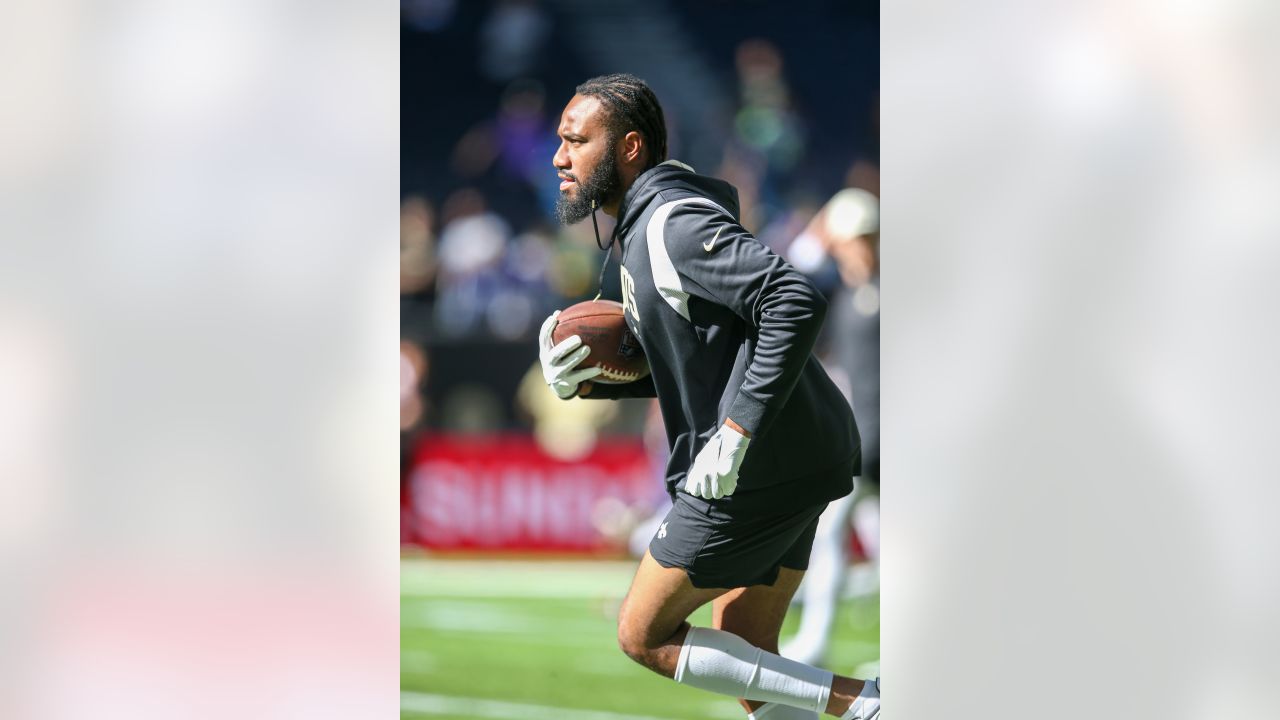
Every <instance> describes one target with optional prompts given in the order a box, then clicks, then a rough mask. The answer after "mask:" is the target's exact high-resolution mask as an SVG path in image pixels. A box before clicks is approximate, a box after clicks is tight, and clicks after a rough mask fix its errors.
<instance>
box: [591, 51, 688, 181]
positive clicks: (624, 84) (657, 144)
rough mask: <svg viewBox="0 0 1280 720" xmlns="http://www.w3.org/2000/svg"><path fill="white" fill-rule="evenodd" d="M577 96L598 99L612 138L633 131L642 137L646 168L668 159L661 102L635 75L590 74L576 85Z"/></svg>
mask: <svg viewBox="0 0 1280 720" xmlns="http://www.w3.org/2000/svg"><path fill="white" fill-rule="evenodd" d="M577 93H578V94H579V95H584V96H586V95H589V96H591V97H594V98H596V99H598V100H599V101H600V102H601V103H602V104H603V105H604V107H605V109H606V110H607V112H608V120H607V121H606V122H607V125H608V128H609V131H610V132H611V133H613V135H614V137H615V138H619V137H622V136H623V135H625V134H627V133H629V132H631V131H632V130H635V131H637V132H639V133H640V135H641V136H642V137H643V138H644V146H645V154H646V156H647V157H646V159H645V167H644V169H645V170H648V169H649V168H652V167H655V166H657V165H658V163H660V162H662V161H663V160H666V159H667V122H666V120H665V119H664V118H663V116H662V105H660V104H659V103H658V96H656V95H654V94H653V91H652V90H650V89H649V86H648V85H646V84H645V82H644V81H643V80H641V79H640V78H638V77H636V76H635V75H627V74H625V73H618V74H615V75H601V76H599V77H593V78H591V79H590V80H588V81H586V82H584V83H582V84H581V85H579V86H578V87H577Z"/></svg>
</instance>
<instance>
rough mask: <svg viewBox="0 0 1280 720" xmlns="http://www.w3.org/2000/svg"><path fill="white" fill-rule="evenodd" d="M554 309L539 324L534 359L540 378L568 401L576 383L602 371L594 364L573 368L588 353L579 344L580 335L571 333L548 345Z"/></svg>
mask: <svg viewBox="0 0 1280 720" xmlns="http://www.w3.org/2000/svg"><path fill="white" fill-rule="evenodd" d="M559 314H560V311H559V310H557V311H555V312H553V313H551V317H549V318H547V319H546V321H545V322H543V323H542V331H541V332H540V333H538V359H539V360H541V361H542V377H543V379H545V380H546V381H547V384H548V385H550V386H551V391H552V392H554V393H555V394H556V395H557V396H558V397H559V398H560V399H561V400H568V399H569V398H571V397H573V396H574V395H577V394H578V385H579V384H580V383H581V382H582V381H584V380H590V379H591V378H593V377H595V376H597V375H599V374H600V373H602V372H604V371H603V370H601V369H600V368H598V367H589V368H585V369H583V370H578V371H576V372H575V371H574V368H575V367H577V365H578V363H580V362H582V361H583V360H585V359H586V357H587V356H588V355H590V354H591V348H589V347H586V346H584V345H583V344H582V338H581V337H578V336H577V335H574V336H573V337H571V338H565V340H564V342H562V343H560V344H559V345H556V346H555V347H552V346H551V333H552V332H553V331H554V330H555V329H556V316H558V315H559Z"/></svg>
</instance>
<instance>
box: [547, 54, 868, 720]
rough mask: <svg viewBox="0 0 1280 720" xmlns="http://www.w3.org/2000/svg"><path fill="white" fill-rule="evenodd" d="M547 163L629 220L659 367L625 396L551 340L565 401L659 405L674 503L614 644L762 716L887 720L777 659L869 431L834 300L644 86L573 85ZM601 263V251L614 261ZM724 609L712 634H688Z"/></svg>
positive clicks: (832, 680)
mask: <svg viewBox="0 0 1280 720" xmlns="http://www.w3.org/2000/svg"><path fill="white" fill-rule="evenodd" d="M558 134H559V136H560V139H561V143H560V147H559V149H558V150H557V151H556V154H555V157H554V158H552V163H553V164H554V165H555V167H556V169H557V170H558V172H559V175H560V178H561V180H562V181H563V182H561V183H560V200H559V202H558V204H557V214H558V215H559V218H560V221H561V222H563V223H566V224H568V223H575V222H578V221H580V220H583V219H585V218H586V217H587V216H588V215H591V216H592V220H593V221H594V219H595V218H594V211H595V210H596V209H597V208H599V209H601V210H603V211H604V212H605V213H607V214H609V215H612V216H614V217H615V218H617V224H616V226H615V230H614V235H613V238H612V239H611V242H610V246H609V247H610V249H612V240H618V241H620V243H621V252H622V271H621V272H622V295H623V300H622V302H623V306H624V307H625V315H626V322H627V325H628V327H629V328H630V329H631V331H632V332H633V333H634V334H635V336H636V337H637V338H639V340H640V344H641V346H642V347H643V348H644V352H645V355H646V356H647V358H648V360H649V368H650V374H649V376H647V377H646V378H644V379H643V380H639V381H636V382H633V383H628V384H621V385H608V384H603V383H599V382H593V381H592V378H594V377H595V376H596V375H597V374H598V370H596V369H594V368H592V369H584V370H578V369H576V366H577V364H578V363H579V362H581V361H582V360H583V359H584V358H585V356H586V354H587V352H588V348H586V347H583V346H582V342H581V340H580V339H579V338H578V337H577V336H574V337H571V338H569V339H567V340H565V341H564V342H562V343H560V344H559V345H556V346H554V347H553V346H552V345H551V333H552V331H553V330H554V329H555V324H556V315H552V316H551V317H549V318H547V321H546V323H544V324H543V327H542V332H541V334H540V356H541V360H542V366H543V374H544V376H545V379H546V381H547V383H548V384H549V385H550V386H551V388H552V390H554V391H555V392H556V394H557V395H559V396H560V397H561V398H564V399H568V398H570V397H575V396H579V397H585V398H591V399H614V398H621V397H655V396H656V397H657V398H658V404H659V405H660V407H661V410H662V418H663V422H664V423H665V424H666V429H667V438H668V441H669V443H670V448H671V457H670V460H669V462H668V464H667V471H666V478H667V491H668V493H669V494H670V495H671V498H672V501H673V506H672V508H671V511H670V512H669V513H668V514H667V517H666V520H665V521H664V522H663V523H662V524H661V525H660V526H659V528H658V531H657V533H656V534H655V535H654V538H653V540H652V541H651V542H650V544H649V550H648V552H646V553H645V556H644V557H643V558H642V559H641V560H640V566H639V568H638V569H637V571H636V576H635V579H634V580H633V581H632V585H631V589H630V590H629V591H628V593H627V597H626V600H625V601H624V602H623V604H622V609H621V610H620V611H619V615H618V644H619V645H620V646H621V648H622V650H623V652H625V653H626V654H627V655H628V656H630V657H631V658H632V659H634V660H635V661H636V662H638V663H640V664H642V665H644V666H646V667H648V668H649V669H651V670H653V671H654V672H657V673H659V674H662V675H665V676H667V677H670V678H674V679H675V680H676V682H679V683H682V684H686V685H691V686H693V687H697V688H702V689H704V690H710V691H712V692H717V693H721V694H724V695H729V696H732V697H736V698H739V699H740V701H741V702H742V704H743V706H744V707H745V708H746V710H747V712H748V713H749V717H751V718H766V717H767V718H769V720H793V719H799V718H817V716H818V713H820V712H825V713H828V714H830V715H834V716H836V717H840V718H844V719H846V720H848V719H857V720H868V719H870V718H879V715H880V687H879V680H878V679H877V680H868V681H862V680H856V679H853V678H849V677H845V676H842V675H835V674H833V673H831V672H829V671H827V670H822V669H819V668H816V667H812V666H810V665H805V664H802V663H798V662H795V661H792V660H788V659H786V658H783V657H781V656H780V655H778V654H777V652H778V634H779V631H780V629H781V626H782V619H783V616H784V615H785V614H786V611H787V606H788V605H789V603H790V601H791V596H792V595H794V594H795V591H796V587H797V586H798V585H799V584H800V579H801V578H802V577H803V575H804V571H805V569H806V568H807V567H808V563H809V550H810V548H811V547H812V545H813V538H814V531H815V529H816V527H817V524H818V517H819V516H820V515H821V514H822V510H823V508H825V507H826V505H827V503H828V502H830V501H831V500H834V499H836V498H840V497H843V496H845V495H847V494H848V493H849V492H850V491H851V490H852V487H853V476H854V475H855V474H856V468H858V466H859V461H860V449H859V442H858V431H857V429H856V427H855V426H854V420H853V413H852V411H851V410H850V408H849V404H848V403H847V402H846V401H845V399H844V397H843V396H842V395H841V394H840V391H839V390H838V389H837V388H836V386H835V384H833V383H832V382H831V380H830V378H828V377H827V375H826V373H825V372H824V371H823V370H822V367H821V366H820V365H819V364H818V361H817V360H816V359H815V358H814V357H813V355H812V354H811V350H812V348H813V344H814V341H815V340H816V338H817V336H818V331H819V329H820V327H821V326H822V320H823V317H824V315H825V312H826V302H825V300H824V299H823V297H822V295H821V294H820V293H819V292H818V290H817V289H816V288H815V287H814V286H813V284H812V283H810V282H809V280H808V279H807V278H805V277H804V276H803V275H802V274H800V273H799V272H798V271H797V270H796V269H795V268H793V267H791V266H790V265H788V264H787V263H786V262H785V261H783V260H782V259H781V258H779V257H778V256H777V255H775V254H774V253H772V252H770V251H769V250H768V249H767V248H765V247H764V246H763V245H762V244H760V242H759V241H757V240H756V239H755V238H754V237H752V235H751V234H750V233H748V232H747V231H746V230H744V229H743V228H742V225H741V224H739V221H738V193H737V191H736V190H735V189H734V188H733V186H731V185H729V184H728V183H726V182H724V181H722V180H717V179H714V178H710V177H706V176H703V175H698V174H697V173H695V172H694V170H693V168H691V167H689V166H688V165H685V164H683V163H680V162H678V161H676V160H667V158H666V155H667V130H666V123H665V121H664V119H663V115H662V106H661V105H659V103H658V99H657V97H655V96H654V94H653V91H652V90H650V89H649V87H648V86H647V85H645V83H644V82H643V81H642V80H640V79H638V78H635V77H633V76H630V75H608V76H604V77H598V78H593V79H591V80H588V81H587V82H585V83H583V84H582V85H579V86H578V88H577V94H575V95H574V96H573V98H572V99H571V100H570V101H569V104H568V105H567V106H566V107H565V109H564V113H563V114H562V115H561V119H560V126H559V129H558ZM606 262H607V258H606ZM708 602H711V603H712V604H713V614H712V624H713V627H710V628H704V627H692V626H690V625H689V623H688V622H686V620H687V618H688V617H689V615H690V614H691V613H693V611H694V610H696V609H697V608H699V607H701V606H702V605H704V604H706V603H708Z"/></svg>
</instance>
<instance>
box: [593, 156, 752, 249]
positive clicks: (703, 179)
mask: <svg viewBox="0 0 1280 720" xmlns="http://www.w3.org/2000/svg"><path fill="white" fill-rule="evenodd" d="M673 190H674V191H685V192H688V193H689V194H692V195H700V196H702V197H705V198H707V199H708V200H711V201H713V202H715V203H716V204H717V205H719V206H720V207H722V208H724V209H725V210H728V211H729V213H730V214H732V215H733V219H734V220H738V221H741V218H740V217H739V208H738V190H737V189H736V188H734V187H733V186H732V185H730V184H729V183H727V182H725V181H724V180H720V179H718V178H713V177H708V176H706V175H699V174H698V173H696V172H694V170H693V168H691V167H689V166H688V165H686V164H684V163H682V162H680V161H679V160H668V161H666V162H664V163H662V164H660V165H658V166H656V167H652V168H650V169H648V170H646V171H644V172H643V173H641V174H640V176H639V177H637V178H636V181H635V182H634V183H632V184H631V187H630V188H628V189H627V192H626V194H624V195H623V196H622V203H621V204H620V205H619V206H618V229H617V234H618V236H619V237H626V234H627V232H628V231H629V230H630V229H631V226H632V225H634V224H635V222H636V219H637V218H639V217H640V216H641V215H643V214H644V209H645V208H646V207H648V206H649V203H650V202H651V201H652V200H653V199H654V197H656V196H657V195H658V193H660V192H667V191H673ZM682 194H683V193H682Z"/></svg>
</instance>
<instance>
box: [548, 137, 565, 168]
mask: <svg viewBox="0 0 1280 720" xmlns="http://www.w3.org/2000/svg"><path fill="white" fill-rule="evenodd" d="M551 164H552V165H555V166H556V168H557V169H564V168H567V167H569V153H567V152H565V150H564V143H560V147H558V148H556V154H555V155H553V156H551Z"/></svg>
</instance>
